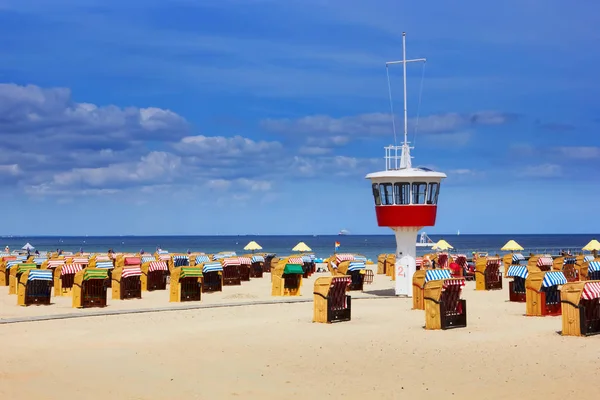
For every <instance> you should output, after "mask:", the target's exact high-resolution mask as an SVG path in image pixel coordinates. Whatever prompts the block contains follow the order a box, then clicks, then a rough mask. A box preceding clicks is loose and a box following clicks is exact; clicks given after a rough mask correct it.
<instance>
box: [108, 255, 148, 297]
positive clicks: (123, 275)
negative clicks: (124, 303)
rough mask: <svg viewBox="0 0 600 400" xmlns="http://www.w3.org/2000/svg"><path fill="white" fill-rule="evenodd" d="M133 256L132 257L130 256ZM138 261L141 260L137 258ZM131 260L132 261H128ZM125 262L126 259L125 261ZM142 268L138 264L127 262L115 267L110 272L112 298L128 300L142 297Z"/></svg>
mask: <svg viewBox="0 0 600 400" xmlns="http://www.w3.org/2000/svg"><path fill="white" fill-rule="evenodd" d="M132 258H133V257H132ZM138 261H141V260H140V259H139V258H138ZM130 262H133V261H130ZM125 263H126V264H127V261H125ZM141 276H142V269H141V266H140V265H139V264H137V265H132V264H127V265H124V266H122V267H117V268H115V269H114V270H113V272H112V276H111V279H112V281H113V282H112V298H113V300H128V299H141V298H142V281H141Z"/></svg>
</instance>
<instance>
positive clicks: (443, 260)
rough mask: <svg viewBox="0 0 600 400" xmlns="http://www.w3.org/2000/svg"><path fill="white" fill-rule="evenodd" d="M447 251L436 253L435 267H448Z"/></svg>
mask: <svg viewBox="0 0 600 400" xmlns="http://www.w3.org/2000/svg"><path fill="white" fill-rule="evenodd" d="M448 259H449V257H448V253H439V254H438V255H437V265H436V268H441V269H446V268H448Z"/></svg>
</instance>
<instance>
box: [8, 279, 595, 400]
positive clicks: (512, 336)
mask: <svg viewBox="0 0 600 400" xmlns="http://www.w3.org/2000/svg"><path fill="white" fill-rule="evenodd" d="M321 275H326V274H315V275H313V277H311V278H309V279H307V280H305V282H304V285H303V288H302V289H303V291H302V298H305V299H307V300H309V299H311V298H312V287H313V283H314V280H315V278H317V277H319V276H321ZM392 287H393V283H392V282H391V280H390V279H389V278H388V277H386V276H382V275H377V276H376V277H375V281H374V283H373V285H370V286H366V287H365V288H366V289H365V292H364V293H357V292H351V294H352V296H353V299H356V301H353V303H352V307H353V308H352V321H350V322H343V323H337V324H317V323H312V307H313V304H312V303H311V302H303V303H297V304H271V305H251V303H252V302H253V301H265V300H276V301H281V300H285V299H289V298H276V297H271V296H270V278H269V275H268V274H266V275H265V277H264V278H263V279H253V280H252V281H251V282H244V283H243V284H242V286H238V287H225V288H224V292H222V293H215V294H206V295H204V296H203V300H202V302H201V303H202V304H203V305H210V304H223V303H238V304H239V303H244V304H246V305H244V306H238V307H223V308H204V309H196V310H179V311H170V312H152V313H142V314H128V315H111V316H90V317H85V318H75V319H64V320H52V321H41V322H21V323H11V324H0V337H2V339H3V340H2V341H3V343H5V347H4V349H3V352H2V358H1V359H2V363H0V398H11V399H33V398H44V399H62V400H65V399H75V398H82V397H84V398H86V399H105V398H107V397H110V398H118V399H174V398H185V399H215V398H219V399H229V398H231V399H233V398H236V399H240V398H243V399H276V398H282V397H285V398H290V399H309V398H310V399H314V398H344V399H366V398H377V399H401V398H409V397H410V398H415V399H427V398H440V397H441V396H444V397H455V398H457V399H459V398H460V399H471V398H472V399H475V398H478V399H480V398H486V399H519V398H525V397H530V396H536V397H541V398H545V399H559V398H565V396H572V397H575V396H577V397H585V396H588V397H590V398H593V396H594V395H595V394H597V388H596V387H595V385H594V384H593V382H594V381H595V379H596V378H597V376H598V374H600V351H598V345H599V344H600V337H588V338H577V337H562V336H560V335H559V334H558V333H557V332H558V331H559V330H560V328H561V322H560V321H561V319H560V317H542V318H533V317H525V316H523V314H524V311H525V305H524V304H522V303H510V302H508V301H507V298H508V292H507V291H508V289H507V287H508V282H507V281H505V285H504V289H503V290H502V291H492V292H476V291H475V290H474V283H472V282H469V283H467V286H466V287H465V288H464V291H463V298H465V299H467V306H468V327H467V328H462V329H454V330H448V331H426V330H425V329H424V328H423V326H424V312H423V311H418V310H411V305H412V301H411V299H404V298H389V297H386V296H387V295H390V294H392V293H393V291H392V290H391V288H392ZM7 292H8V288H6V287H2V288H0V305H1V308H0V321H5V322H6V321H7V320H8V319H11V318H18V317H30V316H36V315H49V314H66V313H79V314H85V313H90V312H98V309H93V310H75V309H72V308H70V297H66V298H54V299H55V300H54V301H55V304H53V305H51V306H47V307H43V306H37V307H36V306H32V307H18V306H17V305H16V296H13V295H11V296H9V295H8V294H7ZM184 305H189V303H188V304H186V303H179V304H175V305H174V304H173V303H168V294H167V293H166V292H151V293H148V292H144V298H143V299H142V300H128V301H112V300H109V306H108V307H107V308H106V309H104V310H111V311H112V310H117V309H122V310H127V309H129V310H133V309H143V308H156V307H164V308H174V307H175V308H176V307H182V306H184Z"/></svg>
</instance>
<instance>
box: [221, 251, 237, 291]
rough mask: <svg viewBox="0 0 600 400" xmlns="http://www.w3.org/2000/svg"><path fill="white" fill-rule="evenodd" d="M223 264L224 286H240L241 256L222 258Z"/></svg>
mask: <svg viewBox="0 0 600 400" xmlns="http://www.w3.org/2000/svg"><path fill="white" fill-rule="evenodd" d="M221 264H222V265H223V286H238V285H241V284H242V276H241V274H240V259H239V257H228V258H224V259H222V260H221Z"/></svg>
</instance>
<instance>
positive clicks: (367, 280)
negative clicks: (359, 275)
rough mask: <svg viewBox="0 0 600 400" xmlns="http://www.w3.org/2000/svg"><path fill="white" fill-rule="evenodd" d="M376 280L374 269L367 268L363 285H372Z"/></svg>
mask: <svg viewBox="0 0 600 400" xmlns="http://www.w3.org/2000/svg"><path fill="white" fill-rule="evenodd" d="M374 280H375V274H374V273H373V270H372V269H370V268H365V275H364V278H363V285H371V284H373V281H374Z"/></svg>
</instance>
